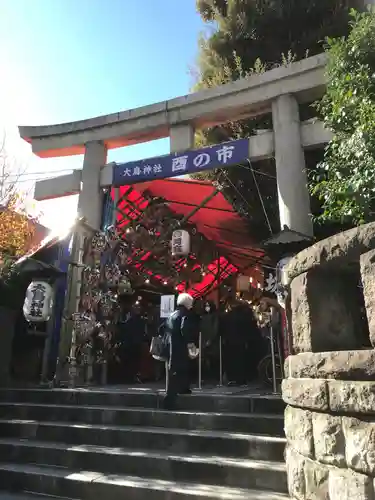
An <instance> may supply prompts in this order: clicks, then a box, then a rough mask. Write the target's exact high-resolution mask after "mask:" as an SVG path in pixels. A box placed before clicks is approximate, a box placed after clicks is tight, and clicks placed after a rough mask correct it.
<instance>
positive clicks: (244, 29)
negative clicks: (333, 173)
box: [194, 0, 363, 240]
mask: <svg viewBox="0 0 375 500" xmlns="http://www.w3.org/2000/svg"><path fill="white" fill-rule="evenodd" d="M362 3H363V0H284V1H280V0H197V9H198V11H199V13H200V15H201V17H202V18H203V20H204V21H206V23H207V26H208V28H209V29H208V34H206V35H202V36H201V38H200V41H199V45H200V49H199V57H198V63H197V76H196V80H197V81H196V85H195V87H194V90H201V89H204V88H210V87H214V86H216V85H220V84H224V83H227V82H230V81H233V80H237V79H239V78H242V77H247V76H249V75H251V74H253V73H261V72H264V71H266V70H267V69H270V68H272V67H275V66H277V65H280V64H289V63H291V62H293V61H294V60H297V59H301V58H303V57H305V56H306V55H314V54H317V53H320V52H322V51H323V40H324V39H325V37H326V36H331V37H336V36H342V35H346V34H347V32H348V20H349V17H348V12H349V9H350V7H353V6H358V7H359V6H360V5H361V4H362ZM313 114H314V112H313V111H312V110H311V109H310V107H306V108H304V109H301V118H302V119H307V118H310V117H311V116H313ZM271 126H272V119H271V116H270V114H268V115H265V116H262V117H259V118H256V119H252V120H246V121H241V122H237V123H228V124H225V125H222V126H217V127H213V128H211V129H208V130H204V131H201V132H200V133H199V134H198V136H197V139H198V144H199V145H205V144H215V143H218V142H221V141H225V140H232V139H237V138H240V137H248V136H249V135H252V134H254V133H256V132H255V131H256V129H261V128H270V127H271ZM317 159H318V157H317V155H316V153H313V154H309V155H308V157H307V162H308V164H311V165H315V164H316V162H317ZM253 167H254V170H256V172H255V173H254V172H253V171H251V169H250V168H246V166H245V167H244V166H242V167H232V168H230V169H227V170H226V169H223V170H220V171H212V172H208V173H205V174H203V175H202V174H201V175H200V177H201V178H202V177H203V178H210V179H215V180H218V181H219V182H220V183H221V184H222V185H223V187H224V194H225V195H226V196H227V197H228V199H229V200H230V201H231V202H232V203H233V204H234V206H235V207H236V209H237V210H238V211H239V212H240V213H243V214H244V215H246V216H247V218H248V220H249V223H250V228H251V231H252V233H253V234H256V235H257V239H258V240H262V239H264V238H266V237H268V236H270V232H271V231H270V228H269V226H271V230H272V232H277V231H278V230H279V218H278V204H277V191H276V174H275V165H274V161H273V160H265V161H262V162H257V163H256V164H254V166H253ZM258 190H259V192H260V193H261V195H262V198H263V202H264V206H265V208H266V212H267V216H268V220H267V218H266V216H265V214H264V211H263V206H262V203H261V201H260V198H259V195H258Z"/></svg>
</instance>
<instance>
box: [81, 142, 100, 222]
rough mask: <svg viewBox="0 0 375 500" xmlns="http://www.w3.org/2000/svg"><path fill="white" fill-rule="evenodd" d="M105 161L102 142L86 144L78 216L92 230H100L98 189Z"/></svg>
mask: <svg viewBox="0 0 375 500" xmlns="http://www.w3.org/2000/svg"><path fill="white" fill-rule="evenodd" d="M106 161H107V148H106V146H105V144H104V143H103V142H101V141H92V142H88V143H87V144H86V148H85V156H84V159H83V170H82V186H81V191H80V194H79V200H78V214H79V216H80V217H85V219H86V222H87V224H88V225H89V226H91V227H92V228H93V229H100V223H101V219H102V211H103V191H102V189H101V188H100V172H101V168H102V167H103V166H104V165H105V164H106Z"/></svg>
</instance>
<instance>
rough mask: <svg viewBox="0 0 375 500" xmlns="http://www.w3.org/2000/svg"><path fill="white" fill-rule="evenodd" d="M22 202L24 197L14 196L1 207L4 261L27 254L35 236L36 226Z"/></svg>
mask: <svg viewBox="0 0 375 500" xmlns="http://www.w3.org/2000/svg"><path fill="white" fill-rule="evenodd" d="M22 202H23V199H22V197H21V196H20V195H17V194H14V195H11V196H10V198H8V200H7V201H6V203H5V205H4V206H2V207H1V211H0V256H2V259H3V260H4V259H5V260H6V259H7V258H12V257H19V256H21V255H23V254H25V253H26V251H27V250H28V248H29V245H30V243H31V240H32V237H33V235H34V224H33V223H32V221H31V220H30V218H29V217H28V215H27V214H26V213H25V210H24V208H23V203H22Z"/></svg>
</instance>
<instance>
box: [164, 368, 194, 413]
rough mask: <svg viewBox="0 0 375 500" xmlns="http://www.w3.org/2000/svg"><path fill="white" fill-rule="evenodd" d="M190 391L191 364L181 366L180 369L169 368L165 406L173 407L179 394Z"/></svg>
mask: <svg viewBox="0 0 375 500" xmlns="http://www.w3.org/2000/svg"><path fill="white" fill-rule="evenodd" d="M188 391H190V376H189V366H188V365H186V366H181V367H180V368H179V369H178V370H174V369H169V370H168V387H167V393H166V396H165V398H164V407H165V408H166V409H168V408H173V407H174V405H175V404H176V399H177V396H178V395H179V394H184V393H187V392H188Z"/></svg>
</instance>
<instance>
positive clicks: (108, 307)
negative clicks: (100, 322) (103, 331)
mask: <svg viewBox="0 0 375 500" xmlns="http://www.w3.org/2000/svg"><path fill="white" fill-rule="evenodd" d="M115 301H116V299H115V297H114V294H113V293H112V292H105V293H103V295H102V298H101V299H100V303H99V306H100V312H101V313H102V315H103V317H104V318H107V317H109V316H110V315H111V313H112V309H113V306H114V302H115Z"/></svg>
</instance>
